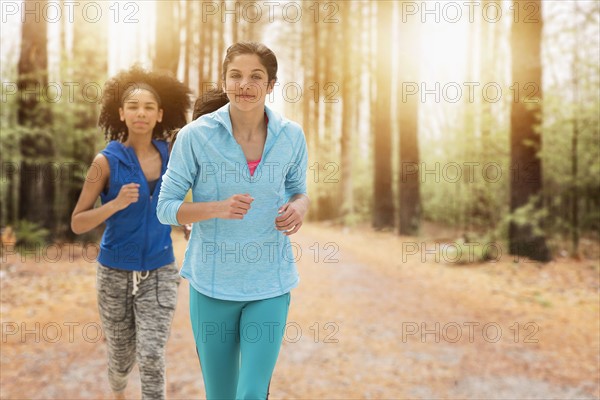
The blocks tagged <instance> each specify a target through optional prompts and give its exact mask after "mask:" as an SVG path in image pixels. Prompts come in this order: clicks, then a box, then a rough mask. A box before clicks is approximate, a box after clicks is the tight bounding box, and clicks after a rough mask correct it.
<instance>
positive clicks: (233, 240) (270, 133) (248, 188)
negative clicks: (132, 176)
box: [157, 42, 309, 399]
mask: <svg viewBox="0 0 600 400" xmlns="http://www.w3.org/2000/svg"><path fill="white" fill-rule="evenodd" d="M276 79H277V59H276V57H275V55H274V54H273V52H272V51H271V50H270V49H268V48H267V47H266V46H264V45H263V44H259V43H252V42H250V43H236V44H234V45H233V46H231V47H230V48H229V49H228V50H227V55H226V56H225V60H224V62H223V90H224V92H225V93H226V96H227V98H228V99H229V102H228V104H226V105H225V106H223V107H221V108H219V109H218V110H216V111H215V112H212V113H209V114H206V115H204V116H202V117H200V118H199V119H198V120H196V121H193V122H191V123H190V124H189V125H187V126H185V127H184V128H183V129H182V130H181V131H180V132H179V135H178V137H177V141H176V143H175V145H174V147H173V151H172V153H171V159H170V161H169V166H168V169H167V172H166V174H165V176H164V178H163V185H162V188H161V192H160V195H159V199H158V208H157V213H158V218H159V220H160V221H161V222H163V223H165V224H172V225H181V224H187V223H193V228H192V233H191V236H190V241H189V243H188V247H187V250H186V254H185V259H184V262H183V267H182V270H181V275H182V276H183V277H185V278H186V279H188V280H189V282H190V315H191V320H192V328H193V331H194V337H195V340H196V348H197V352H198V355H199V358H200V363H201V366H202V375H203V378H204V384H205V388H206V397H207V399H265V398H267V396H268V387H269V382H270V379H271V375H272V373H273V370H274V368H275V363H276V361H277V357H278V354H279V349H280V347H281V342H282V339H283V332H284V328H285V323H286V320H287V314H288V307H289V302H290V291H291V290H292V289H293V288H294V287H296V286H297V285H298V282H299V278H298V272H297V270H296V266H295V260H294V253H293V251H292V250H293V249H292V245H291V243H290V240H289V236H290V235H292V234H294V233H296V232H297V231H298V229H300V227H301V226H302V221H303V219H304V216H305V214H306V212H307V210H308V207H309V200H308V197H307V195H306V167H307V150H306V141H305V138H304V133H303V131H302V128H301V127H300V126H299V125H298V124H296V123H294V122H292V121H289V120H287V119H285V118H283V117H282V116H280V115H279V114H277V113H276V112H274V111H273V110H271V109H270V108H269V107H267V106H265V98H266V96H267V94H269V93H271V91H272V90H273V87H274V85H275V82H276ZM190 188H191V190H192V195H193V202H185V203H184V202H183V199H184V197H185V194H186V193H187V191H188V190H189V189H190Z"/></svg>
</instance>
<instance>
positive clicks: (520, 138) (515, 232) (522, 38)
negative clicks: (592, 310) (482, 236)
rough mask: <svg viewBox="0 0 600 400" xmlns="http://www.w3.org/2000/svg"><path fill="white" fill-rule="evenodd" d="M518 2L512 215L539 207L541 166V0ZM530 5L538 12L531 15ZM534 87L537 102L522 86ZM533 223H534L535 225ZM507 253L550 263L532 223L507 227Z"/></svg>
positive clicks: (514, 47) (514, 43) (514, 34)
mask: <svg viewBox="0 0 600 400" xmlns="http://www.w3.org/2000/svg"><path fill="white" fill-rule="evenodd" d="M521 3H522V2H520V1H513V5H514V7H515V8H517V7H519V8H520V10H519V16H520V18H518V20H517V21H513V26H512V38H511V47H512V52H513V56H512V79H513V82H515V83H514V84H515V85H519V90H515V91H513V93H514V94H515V99H514V101H513V103H512V110H511V111H512V112H511V120H510V122H511V140H510V142H511V144H510V145H511V182H510V193H511V195H510V209H511V212H515V211H516V210H517V209H519V208H520V207H523V206H525V205H527V204H528V203H529V202H534V204H533V205H534V209H535V210H539V209H540V208H541V207H542V205H541V199H540V198H539V196H540V195H541V189H542V165H541V160H540V158H539V157H538V154H537V153H538V151H539V150H540V149H541V142H542V141H541V136H540V135H539V134H537V133H536V132H535V129H536V127H538V126H539V125H540V122H541V107H542V105H541V100H542V85H541V82H542V66H541V60H540V53H541V36H542V24H543V21H542V13H541V0H532V1H528V2H526V4H525V7H527V9H524V8H525V7H523V4H521ZM531 4H533V7H535V9H536V10H537V13H536V15H533V16H532V15H529V17H528V20H525V17H524V16H525V15H528V14H527V13H526V12H528V13H529V14H531ZM526 83H527V84H533V85H535V88H536V90H537V99H535V100H537V103H535V102H534V101H535V100H534V99H531V98H530V97H528V96H525V94H524V93H526V92H525V90H524V88H523V86H524V85H525V84H526ZM540 222H541V221H540ZM534 223H535V222H534ZM509 241H510V249H509V250H510V253H511V254H514V255H520V256H525V257H529V258H531V259H534V260H537V261H549V260H550V252H549V250H548V247H547V246H546V240H545V238H544V237H543V236H542V235H536V233H535V232H534V225H533V224H532V223H531V222H528V223H524V224H517V223H515V222H511V224H510V228H509Z"/></svg>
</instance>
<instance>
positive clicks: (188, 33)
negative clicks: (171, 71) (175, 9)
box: [183, 1, 194, 87]
mask: <svg viewBox="0 0 600 400" xmlns="http://www.w3.org/2000/svg"><path fill="white" fill-rule="evenodd" d="M183 18H185V45H184V49H185V50H184V52H185V53H184V55H183V83H184V84H185V85H186V86H188V87H189V86H190V57H191V54H190V50H191V48H192V40H193V39H192V38H193V37H194V33H193V32H192V18H193V17H192V2H190V1H186V2H185V15H184V16H183Z"/></svg>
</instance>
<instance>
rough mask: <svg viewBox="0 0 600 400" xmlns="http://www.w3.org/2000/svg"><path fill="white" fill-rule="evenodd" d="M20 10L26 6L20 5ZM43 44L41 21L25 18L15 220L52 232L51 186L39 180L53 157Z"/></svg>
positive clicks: (44, 31) (48, 181)
mask: <svg viewBox="0 0 600 400" xmlns="http://www.w3.org/2000/svg"><path fill="white" fill-rule="evenodd" d="M26 3H34V1H30V2H29V1H28V2H26ZM37 3H38V5H39V6H40V7H39V9H43V8H44V7H45V6H46V1H41V2H37ZM23 7H27V5H25V4H24V5H23ZM36 19H37V21H36ZM47 40H48V39H47V25H46V21H45V19H44V18H40V17H39V15H36V14H27V15H26V16H25V21H24V23H23V30H22V39H21V55H20V57H19V65H18V83H17V85H18V89H19V91H20V93H21V96H19V100H18V110H17V121H18V124H19V125H22V126H25V127H28V128H29V129H28V133H27V134H26V135H24V136H23V137H22V138H21V140H20V143H19V144H20V149H21V157H22V162H21V168H20V184H19V202H18V204H19V210H18V215H19V219H26V220H29V221H32V222H35V223H37V224H39V225H41V226H42V227H44V228H47V229H50V230H53V229H54V223H53V222H54V221H53V218H52V216H53V214H54V212H53V211H54V207H53V206H54V193H55V191H54V182H53V180H51V179H43V178H42V176H43V174H42V171H46V168H49V167H51V166H50V163H49V162H48V161H46V160H51V159H52V158H53V157H54V143H53V140H52V136H51V135H50V134H48V132H49V131H50V129H51V123H52V115H51V113H50V109H49V107H48V106H47V104H44V103H42V102H40V97H41V96H40V95H39V93H41V92H42V90H43V89H45V88H46V86H47V84H48V52H47Z"/></svg>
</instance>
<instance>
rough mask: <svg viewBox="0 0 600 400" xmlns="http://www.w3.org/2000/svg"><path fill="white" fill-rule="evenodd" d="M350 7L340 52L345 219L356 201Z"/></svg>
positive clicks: (344, 6) (344, 7) (346, 5)
mask: <svg viewBox="0 0 600 400" xmlns="http://www.w3.org/2000/svg"><path fill="white" fill-rule="evenodd" d="M350 7H351V3H341V4H340V8H341V14H340V18H341V20H342V21H346V23H345V25H344V31H343V38H342V39H341V42H342V43H343V48H342V51H341V54H340V58H341V60H340V61H341V62H340V64H341V66H342V74H343V77H342V84H341V86H340V97H341V98H342V132H341V137H340V145H341V146H340V147H341V157H340V158H341V170H342V180H341V184H342V190H341V196H342V198H341V199H340V200H341V202H340V203H339V204H341V210H340V216H341V217H342V219H343V221H344V222H345V221H347V219H348V218H349V217H350V216H351V215H352V214H353V213H354V201H353V197H354V195H353V185H352V142H353V141H352V138H353V137H354V132H355V129H354V125H353V122H354V117H353V114H352V112H353V103H354V100H355V98H354V97H355V96H354V90H353V89H354V84H355V80H354V72H355V71H354V68H353V65H354V64H355V63H354V62H353V61H354V59H353V49H352V43H353V41H352V40H349V38H351V37H352V29H353V24H352V23H351V21H350V15H351V13H350Z"/></svg>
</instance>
